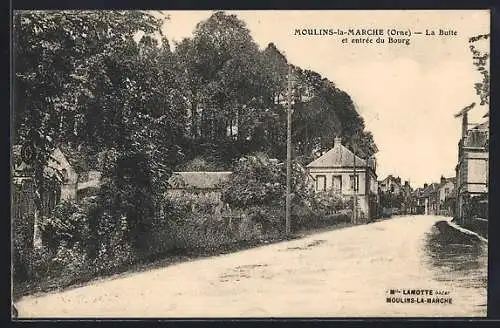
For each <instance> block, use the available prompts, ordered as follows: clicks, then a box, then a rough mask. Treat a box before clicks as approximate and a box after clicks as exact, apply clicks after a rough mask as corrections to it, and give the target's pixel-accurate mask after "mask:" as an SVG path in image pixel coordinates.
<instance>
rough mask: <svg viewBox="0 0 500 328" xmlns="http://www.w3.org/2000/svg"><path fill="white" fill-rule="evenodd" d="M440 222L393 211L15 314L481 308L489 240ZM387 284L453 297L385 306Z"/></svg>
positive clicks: (47, 300) (22, 307)
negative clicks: (443, 226)
mask: <svg viewBox="0 0 500 328" xmlns="http://www.w3.org/2000/svg"><path fill="white" fill-rule="evenodd" d="M441 220H449V218H445V217H438V216H406V217H395V218H392V219H388V220H385V221H380V222H376V223H371V224H367V225H360V226H354V227H349V228H345V229H338V230H334V231H326V232H321V233H316V234H313V235H309V236H307V237H304V238H301V239H297V240H292V241H288V242H282V243H278V244H273V245H267V246H263V247H259V248H254V249H250V250H245V251H241V252H238V253H234V254H226V255H222V256H217V257H211V258H204V259H200V260H194V261H190V262H185V263H180V264H176V265H171V266H168V267H165V268H160V269H154V270H151V271H148V272H142V273H131V274H128V275H125V276H123V275H122V276H120V277H119V278H116V279H113V278H107V279H103V280H101V281H99V282H94V283H91V284H89V285H87V286H84V287H80V288H75V289H70V290H67V291H64V292H61V293H52V294H46V295H41V296H38V297H34V296H29V297H25V298H23V299H21V300H20V301H19V303H18V304H17V305H18V309H19V318H29V317H124V316H125V317H215V316H219V317H240V316H243V317H255V316H258V317H269V316H273V317H297V316H299V317H304V316H331V317H336V316H485V315H486V275H487V274H486V272H487V271H486V270H487V268H486V265H487V251H486V249H487V244H486V243H485V242H483V241H479V240H474V239H472V238H464V239H462V240H457V238H458V239H460V237H457V236H459V234H455V233H451V234H449V231H448V230H447V229H442V230H440V229H437V228H436V227H435V226H434V225H435V223H436V222H438V221H441ZM446 227H448V226H447V225H446ZM447 234H449V235H447ZM391 289H396V290H398V289H399V290H401V291H403V290H408V289H426V290H433V291H434V296H433V297H435V296H436V294H435V293H436V291H438V290H439V291H443V292H444V293H446V294H447V295H446V296H442V297H444V298H446V299H450V298H451V299H452V303H451V304H448V303H445V304H416V303H414V304H408V303H406V304H391V303H387V300H386V299H387V298H388V297H390V296H391V295H390V290H391ZM392 296H398V297H405V296H402V295H392ZM413 296H414V295H413ZM425 297H427V296H425Z"/></svg>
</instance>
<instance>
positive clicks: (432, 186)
mask: <svg viewBox="0 0 500 328" xmlns="http://www.w3.org/2000/svg"><path fill="white" fill-rule="evenodd" d="M438 189H439V183H436V182H433V183H431V184H430V185H428V186H427V188H425V189H424V190H423V191H422V194H423V195H429V194H432V193H434V192H437V191H438Z"/></svg>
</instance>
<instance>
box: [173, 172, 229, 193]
mask: <svg viewBox="0 0 500 328" xmlns="http://www.w3.org/2000/svg"><path fill="white" fill-rule="evenodd" d="M232 173H233V172H228V171H224V172H173V173H172V176H171V177H170V179H169V180H168V184H169V185H170V186H171V187H172V188H173V189H187V188H195V189H216V188H217V187H218V185H219V184H221V183H223V182H226V181H227V180H228V179H229V176H230V175H231V174H232Z"/></svg>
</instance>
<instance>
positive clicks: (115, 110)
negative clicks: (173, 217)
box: [14, 11, 173, 223]
mask: <svg viewBox="0 0 500 328" xmlns="http://www.w3.org/2000/svg"><path fill="white" fill-rule="evenodd" d="M160 26H161V21H160V20H158V19H156V18H154V17H152V16H150V15H149V14H146V13H142V12H137V11H124V12H118V11H104V12H97V11H68V12H63V11H48V12H47V11H44V12H41V11H21V12H16V14H15V16H14V28H15V33H14V52H15V61H14V64H15V68H14V69H15V80H14V88H15V89H14V90H15V93H14V94H15V99H14V101H15V102H14V108H15V114H14V123H15V131H14V140H15V142H16V143H20V144H22V145H23V149H26V150H25V151H23V153H25V154H29V156H25V158H24V160H25V162H27V164H28V165H29V166H30V168H31V170H32V174H33V178H34V182H35V190H36V192H35V195H36V198H35V204H36V211H35V219H36V220H35V221H37V220H38V219H39V217H40V212H41V204H42V195H43V190H44V188H45V185H46V181H47V180H48V178H51V177H47V176H46V170H45V167H46V165H47V163H48V160H49V158H50V154H51V153H52V150H53V149H54V147H55V144H56V143H59V142H69V143H73V144H75V145H76V146H78V145H82V144H83V145H85V144H86V145H89V146H91V147H93V148H95V149H99V150H102V148H109V147H118V148H120V146H123V141H124V140H127V139H130V138H134V137H135V135H134V133H137V131H140V130H141V129H142V128H144V126H145V125H144V124H141V129H133V128H132V129H128V128H129V127H132V126H133V125H134V124H130V122H136V123H138V122H137V121H138V119H139V118H140V116H134V117H133V118H131V117H130V116H129V113H131V112H132V111H133V110H135V109H136V108H137V104H136V106H135V107H134V108H131V106H130V104H133V100H134V99H131V96H130V95H131V94H132V95H134V96H135V93H134V92H133V91H135V90H134V89H133V88H134V86H135V85H137V80H135V81H134V79H133V77H134V75H135V76H137V69H138V68H139V67H140V65H139V64H138V63H137V59H136V58H137V55H138V54H139V50H140V49H139V45H138V44H137V42H136V40H135V37H136V33H137V32H139V31H142V32H143V33H144V34H145V35H146V36H147V35H151V34H153V33H158V32H160ZM141 59H143V58H141ZM134 70H135V71H134ZM150 72H151V71H150ZM140 81H144V79H140ZM142 89H143V90H144V89H146V88H145V87H143V88H142ZM140 107H143V108H145V107H146V106H145V103H144V102H143V103H142V106H140ZM172 121H173V120H171V122H172ZM141 123H143V122H141ZM152 123H155V121H152ZM136 125H137V124H136ZM170 125H172V124H171V123H170V122H168V123H166V124H165V126H170ZM160 131H161V130H160ZM127 133H128V137H127V136H126V134H127ZM136 139H137V138H136ZM136 141H137V140H136ZM139 142H140V141H139ZM141 144H143V143H141ZM146 145H147V143H146ZM122 148H123V147H122ZM36 223H37V222H36Z"/></svg>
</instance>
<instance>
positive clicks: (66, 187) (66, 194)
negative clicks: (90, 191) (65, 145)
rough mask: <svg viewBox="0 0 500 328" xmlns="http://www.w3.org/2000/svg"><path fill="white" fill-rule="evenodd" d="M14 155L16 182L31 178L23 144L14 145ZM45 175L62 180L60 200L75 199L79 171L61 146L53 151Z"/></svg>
mask: <svg viewBox="0 0 500 328" xmlns="http://www.w3.org/2000/svg"><path fill="white" fill-rule="evenodd" d="M12 155H13V162H14V163H13V164H14V168H13V172H12V173H13V174H12V175H13V177H14V178H15V179H14V181H13V182H14V183H15V182H16V181H19V178H21V177H23V178H30V177H31V176H30V173H29V167H28V165H27V164H26V163H25V162H24V161H23V160H22V159H21V146H20V145H14V146H13V147H12ZM44 171H45V175H46V176H48V177H49V176H52V177H55V178H56V179H57V180H58V181H59V182H60V190H59V191H58V193H59V195H58V201H59V199H61V200H63V199H75V198H76V192H77V184H78V173H77V172H76V170H75V169H74V167H73V166H72V165H71V164H70V162H69V160H68V156H67V155H66V154H65V153H64V152H63V151H62V150H61V148H60V147H56V148H55V149H54V151H53V152H52V154H51V156H50V159H49V162H48V164H47V167H46V168H45V170H44Z"/></svg>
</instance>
